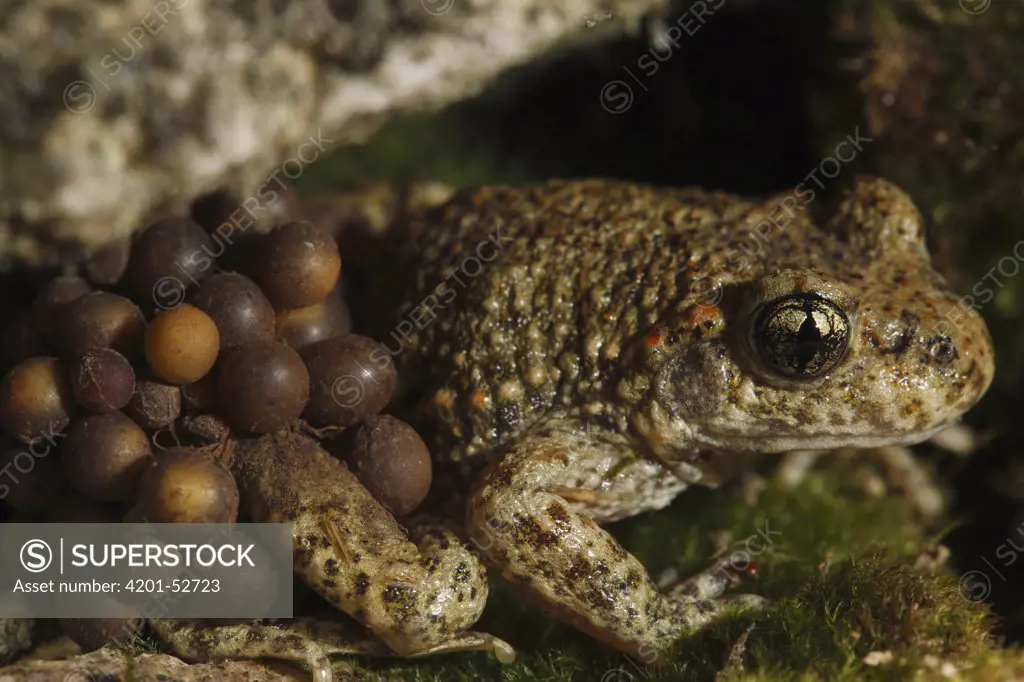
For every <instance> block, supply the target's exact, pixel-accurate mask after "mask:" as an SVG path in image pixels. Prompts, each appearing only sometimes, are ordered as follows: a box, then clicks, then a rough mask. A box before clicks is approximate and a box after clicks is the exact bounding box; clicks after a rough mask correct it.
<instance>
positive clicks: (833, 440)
mask: <svg viewBox="0 0 1024 682" xmlns="http://www.w3.org/2000/svg"><path fill="white" fill-rule="evenodd" d="M954 423H955V422H949V423H946V424H942V425H941V426H936V427H934V428H931V429H927V430H924V431H911V432H895V433H882V434H879V433H819V434H806V433H793V434H783V435H779V434H778V433H769V432H765V433H762V434H753V435H751V434H750V433H743V434H738V433H727V432H723V431H701V430H699V429H698V431H697V438H696V440H697V442H698V443H699V444H701V445H704V446H708V447H713V448H717V449H721V450H725V451H730V450H736V449H740V450H752V451H757V452H763V453H766V454H768V453H782V452H792V451H794V450H836V449H839V448H850V447H853V448H874V447H882V446H885V445H916V444H918V443H923V442H924V441H926V440H928V439H930V438H932V437H933V436H934V435H935V434H937V433H939V432H940V431H943V430H944V429H946V428H948V427H950V426H952V425H953V424H954ZM740 444H742V446H743V447H740V448H737V447H736V446H737V445H740Z"/></svg>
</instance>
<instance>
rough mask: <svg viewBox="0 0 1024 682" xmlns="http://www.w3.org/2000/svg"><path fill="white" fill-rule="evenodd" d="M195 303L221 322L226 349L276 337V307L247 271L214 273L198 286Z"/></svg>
mask: <svg viewBox="0 0 1024 682" xmlns="http://www.w3.org/2000/svg"><path fill="white" fill-rule="evenodd" d="M192 303H193V304H194V305H195V306H196V307H197V308H199V309H200V310H202V311H203V312H205V313H206V314H207V315H209V316H210V317H211V318H212V319H213V321H214V322H215V323H216V324H217V329H218V330H219V331H220V349H221V350H222V351H223V350H228V349H230V348H236V347H238V346H241V345H242V344H245V343H252V342H253V341H273V340H274V308H273V306H271V305H270V301H268V300H267V297H266V296H265V295H264V294H263V292H262V291H261V290H260V288H259V287H258V286H256V283H255V282H253V281H252V280H251V279H249V278H248V277H246V276H245V275H239V274H238V273H234V272H222V273H220V274H217V275H214V276H213V277H211V278H210V279H208V280H206V281H205V282H203V283H202V285H200V287H199V288H198V289H197V290H196V292H195V295H194V296H193V298H192Z"/></svg>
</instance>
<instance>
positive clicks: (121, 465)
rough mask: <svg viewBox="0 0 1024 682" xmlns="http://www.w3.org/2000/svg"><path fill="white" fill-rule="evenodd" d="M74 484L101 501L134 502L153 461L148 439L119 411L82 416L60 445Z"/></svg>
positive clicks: (140, 428) (139, 428) (70, 478)
mask: <svg viewBox="0 0 1024 682" xmlns="http://www.w3.org/2000/svg"><path fill="white" fill-rule="evenodd" d="M60 458H61V461H62V462H63V464H64V473H66V474H67V475H68V479H69V480H70V482H71V485H72V486H73V487H74V488H75V489H77V490H79V491H81V492H83V493H85V494H86V495H88V496H89V497H91V498H93V499H94V500H99V501H100V502H124V501H127V500H130V499H133V498H134V496H135V492H136V490H137V488H138V484H139V479H140V478H141V477H142V474H144V473H145V472H146V469H147V468H148V466H149V462H150V459H151V454H150V447H149V439H148V438H147V437H146V433H145V432H144V431H143V430H142V427H140V426H139V425H138V424H136V423H135V422H133V421H132V420H131V419H129V418H128V417H126V416H125V415H123V414H121V413H120V412H108V413H107V414H96V415H90V416H88V417H80V418H79V419H76V420H75V421H74V422H72V423H71V426H69V427H68V432H67V436H66V437H65V439H64V441H63V442H62V443H61V446H60Z"/></svg>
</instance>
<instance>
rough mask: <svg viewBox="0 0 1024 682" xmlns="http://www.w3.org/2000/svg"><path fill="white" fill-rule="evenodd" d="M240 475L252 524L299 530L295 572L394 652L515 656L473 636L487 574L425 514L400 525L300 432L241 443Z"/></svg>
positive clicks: (499, 643)
mask: <svg viewBox="0 0 1024 682" xmlns="http://www.w3.org/2000/svg"><path fill="white" fill-rule="evenodd" d="M235 471H236V476H237V478H238V481H239V489H240V491H241V498H242V501H243V504H244V505H245V508H246V509H247V511H248V514H249V516H250V517H251V518H253V519H254V520H257V521H261V522H271V523H274V522H290V523H291V524H292V535H293V538H294V542H295V549H294V569H295V572H296V574H298V575H299V576H300V577H301V578H302V579H303V580H304V581H305V582H306V584H307V585H309V586H310V587H311V588H313V590H315V591H316V592H318V593H319V594H320V595H321V596H322V597H324V599H326V600H327V601H328V602H330V603H331V604H333V605H334V606H335V607H337V608H338V609H339V610H341V611H344V612H345V613H347V614H349V615H350V616H352V617H353V618H354V619H355V620H356V621H357V622H358V623H360V624H361V625H363V626H364V627H366V628H367V629H368V630H369V631H370V632H371V633H372V634H373V635H374V636H375V637H376V638H378V639H379V640H380V641H382V642H383V643H384V644H386V645H387V646H388V648H389V649H390V650H391V651H392V652H394V653H395V654H398V655H400V656H408V657H412V656H420V655H425V653H441V652H446V651H465V650H470V649H475V650H480V649H487V648H488V647H489V648H490V650H491V651H493V652H494V653H495V654H496V655H497V656H498V658H499V659H500V660H508V659H509V658H510V656H511V647H509V645H508V644H506V643H505V642H503V641H501V640H499V639H498V638H496V637H490V636H488V635H484V634H482V633H470V632H467V631H468V629H469V628H470V627H471V626H472V625H473V624H474V623H475V622H476V620H477V619H478V618H479V617H480V614H481V613H482V611H483V608H484V604H485V602H486V599H487V575H486V571H485V570H484V567H483V565H482V564H481V562H480V559H479V558H478V557H477V556H476V555H475V554H474V553H473V551H472V549H471V548H470V547H469V546H468V545H467V544H466V543H465V542H464V541H463V540H461V539H460V538H459V537H458V535H457V534H456V533H455V532H454V530H453V529H452V528H451V527H448V526H447V525H445V524H443V523H440V522H438V521H436V520H430V519H426V518H422V517H421V518H419V519H414V520H410V521H407V522H406V523H405V524H404V525H400V524H399V523H398V522H397V521H396V520H395V518H394V517H393V516H392V515H391V513H390V512H388V510H387V509H385V508H384V507H383V506H382V505H381V504H380V502H378V501H377V500H375V499H374V498H373V496H372V495H371V494H370V493H369V492H368V491H367V490H366V489H365V488H364V487H363V486H362V484H360V483H359V481H358V479H356V477H355V475H353V474H352V472H350V471H349V470H348V469H347V468H346V467H345V465H344V464H342V463H341V462H340V461H338V460H337V459H335V458H333V457H331V456H330V455H329V454H327V453H326V452H325V451H324V450H323V449H322V448H320V447H319V445H318V444H317V443H316V442H315V441H313V440H311V439H309V438H306V437H305V436H302V435H299V434H296V433H292V432H280V433H277V434H274V435H272V436H264V437H263V438H260V439H256V440H253V441H246V442H244V443H243V442H240V443H239V444H238V446H237V452H236V454H235ZM484 644H487V645H488V646H483V645H484Z"/></svg>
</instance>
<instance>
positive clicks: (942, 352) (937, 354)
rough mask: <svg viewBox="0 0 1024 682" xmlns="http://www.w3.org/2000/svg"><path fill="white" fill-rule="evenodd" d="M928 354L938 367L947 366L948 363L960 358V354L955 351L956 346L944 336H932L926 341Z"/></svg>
mask: <svg viewBox="0 0 1024 682" xmlns="http://www.w3.org/2000/svg"><path fill="white" fill-rule="evenodd" d="M927 346H928V353H929V354H930V355H931V356H932V358H934V359H935V361H936V362H937V363H939V364H940V365H948V364H949V363H951V362H953V361H954V360H956V359H957V358H958V357H960V353H959V352H958V351H957V349H956V344H954V343H953V340H952V339H950V338H949V337H948V336H946V335H945V334H940V335H938V336H933V337H932V338H930V339H928V341H927Z"/></svg>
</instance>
